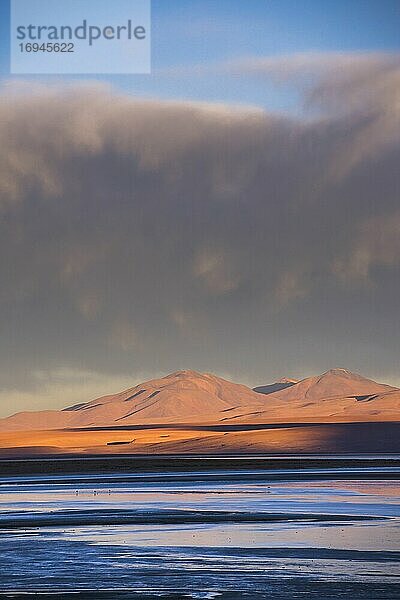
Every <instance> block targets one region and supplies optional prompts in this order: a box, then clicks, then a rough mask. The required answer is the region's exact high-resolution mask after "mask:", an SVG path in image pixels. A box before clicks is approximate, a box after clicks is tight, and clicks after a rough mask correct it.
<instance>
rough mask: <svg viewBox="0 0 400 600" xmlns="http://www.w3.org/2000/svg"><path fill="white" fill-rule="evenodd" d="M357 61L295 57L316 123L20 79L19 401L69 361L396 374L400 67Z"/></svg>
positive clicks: (12, 283)
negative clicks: (316, 111)
mask: <svg viewBox="0 0 400 600" xmlns="http://www.w3.org/2000/svg"><path fill="white" fill-rule="evenodd" d="M353 58H354V60H350V59H349V57H344V56H341V57H336V58H335V60H334V59H333V58H332V57H330V59H329V65H327V64H326V62H325V64H324V66H323V67H321V62H322V63H323V61H324V60H325V61H326V58H324V57H323V56H321V57H320V58H319V61H318V60H317V58H316V57H315V56H313V58H312V60H311V64H310V60H309V61H308V62H307V60H306V58H305V57H303V59H302V61H301V60H300V59H299V57H292V58H290V57H289V58H285V59H279V60H281V61H283V60H284V61H286V63H287V66H286V71H287V75H286V76H290V77H291V78H292V80H293V77H294V78H295V79H296V78H297V79H298V77H299V74H301V73H302V72H303V73H305V74H306V75H307V90H305V93H306V95H307V98H308V99H309V100H310V101H312V102H314V103H315V102H318V103H319V104H320V106H323V107H324V114H323V116H322V117H320V118H318V119H314V120H310V119H309V120H301V119H299V120H295V119H293V118H289V117H284V116H274V115H271V114H267V113H265V112H263V111H261V110H256V109H254V110H253V109H240V110H239V109H234V108H232V107H228V106H214V105H196V104H191V103H188V102H186V103H183V102H182V103H178V102H176V103H171V102H162V101H140V100H137V99H134V98H132V97H128V96H124V95H121V94H118V93H116V92H115V91H112V90H110V89H107V88H104V87H101V86H78V87H63V88H59V87H34V88H32V87H31V86H28V85H26V86H18V87H17V88H15V87H14V86H10V87H8V88H5V89H4V91H3V94H2V96H1V100H0V136H1V140H2V144H1V148H0V219H1V225H0V250H1V255H0V269H1V282H2V283H1V290H0V310H1V313H0V315H1V323H2V324H1V339H2V344H1V362H0V377H1V381H2V389H3V391H4V393H8V391H7V390H11V389H14V390H15V389H20V390H25V393H27V392H29V393H33V391H34V390H37V393H38V394H39V396H38V398H39V397H40V389H41V385H42V383H43V378H45V377H46V376H45V375H43V374H45V373H58V372H59V370H60V369H64V371H63V372H64V373H65V372H68V373H102V377H104V376H107V375H108V376H109V377H110V378H117V377H125V376H132V378H135V377H138V376H139V374H141V373H144V372H145V373H148V374H152V373H158V372H162V371H169V370H174V369H176V368H181V367H189V366H190V367H192V368H196V369H199V370H201V369H207V370H210V371H214V372H219V373H228V374H231V375H232V376H233V377H234V378H237V379H240V378H242V379H243V378H245V381H247V382H250V381H254V382H255V383H257V382H263V381H264V380H266V381H267V380H269V379H270V378H273V377H275V376H277V375H278V374H301V373H299V372H300V371H302V370H303V369H304V371H310V370H316V371H318V370H323V369H324V368H325V367H326V368H328V367H330V366H335V365H337V366H341V365H344V366H346V367H348V368H351V369H354V370H359V371H364V372H366V374H371V375H375V376H379V375H382V376H391V377H392V378H393V377H395V376H396V368H397V364H398V334H399V318H398V317H399V315H398V305H399V291H400V284H399V272H400V245H399V244H400V242H399V238H400V207H399V175H398V161H399V88H400V85H399V72H400V69H399V62H398V60H397V59H396V57H393V56H387V57H385V56H382V55H380V56H379V57H377V56H371V57H368V56H365V57H363V59H362V60H360V61H358V60H356V58H355V57H353ZM290 60H292V63H293V62H295V63H296V65H297V66H296V68H295V67H294V65H293V64H292V66H291V67H290V69H291V71H290V69H289V66H288V64H289V62H290ZM335 61H336V62H335ZM340 61H342V63H340ZM343 61H344V63H343ZM346 61H347V62H346ZM368 61H369V62H368ZM277 62H278V63H279V61H277ZM345 64H346V65H350V66H351V67H350V66H348V67H346V66H345ZM250 66H251V68H252V69H254V64H253V65H249V64H247V68H245V64H244V62H243V63H242V64H241V65H240V68H241V72H243V73H247V72H248V71H251V69H249V67H250ZM263 68H264V71H263V70H262V68H261V65H260V64H257V69H258V72H259V73H261V72H262V73H263V76H266V77H267V76H270V73H271V69H272V67H271V64H270V63H269V64H268V65H264V67H263ZM280 68H281V72H282V73H284V64H283V62H281V63H280ZM274 69H275V70H276V71H277V72H278V71H279V64H275V66H274ZM310 72H311V74H312V78H311V80H310ZM329 73H330V74H331V76H329ZM65 370H66V371H65ZM38 373H39V374H40V375H39V376H38ZM110 380H112V379H110ZM63 381H64V379H63ZM32 390H33V391H32ZM21 393H22V392H21ZM21 398H22V396H21ZM16 402H18V398H17V400H16ZM21 402H22V400H21ZM22 403H23V402H22ZM38 403H39V404H40V399H39V400H38ZM16 408H18V407H16Z"/></svg>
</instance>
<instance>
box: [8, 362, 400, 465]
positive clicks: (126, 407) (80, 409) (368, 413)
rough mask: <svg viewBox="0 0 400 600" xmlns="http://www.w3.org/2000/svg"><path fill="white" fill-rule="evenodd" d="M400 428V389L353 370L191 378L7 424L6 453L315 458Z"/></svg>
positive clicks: (169, 379) (171, 378) (186, 374)
mask: <svg viewBox="0 0 400 600" xmlns="http://www.w3.org/2000/svg"><path fill="white" fill-rule="evenodd" d="M398 422H400V389H399V388H396V387H393V386H390V385H386V384H383V383H377V382H375V381H372V380H370V379H367V378H365V377H362V376H361V375H357V374H355V373H351V372H350V371H348V370H346V369H332V370H330V371H327V372H326V373H323V374H321V375H318V376H314V377H307V378H306V379H302V380H301V381H296V380H293V379H287V378H284V379H282V380H280V381H278V382H276V383H272V384H266V385H263V386H258V387H255V388H254V389H251V388H249V387H247V386H245V385H242V384H238V383H233V382H230V381H227V380H225V379H222V378H221V377H217V376H216V375H211V374H209V373H198V372H196V371H190V370H187V371H177V372H176V373H172V374H170V375H167V376H166V377H162V378H159V379H152V380H150V381H146V382H144V383H141V384H138V385H135V386H134V387H132V388H129V389H127V390H124V391H122V392H119V393H117V394H112V395H107V396H102V397H100V398H96V399H95V400H91V401H89V402H82V403H80V404H75V405H73V406H68V407H66V408H64V409H63V410H45V411H36V412H21V413H17V414H14V415H12V416H10V417H6V418H4V419H0V452H1V451H2V450H3V451H4V452H6V453H7V451H9V450H10V449H11V450H12V449H13V450H14V451H16V450H20V449H22V450H24V449H25V451H26V452H30V453H32V452H33V453H37V452H43V453H46V452H53V453H54V452H65V451H68V452H71V451H72V452H91V453H93V452H94V453H96V452H107V453H108V452H121V451H124V452H126V451H127V450H128V451H129V452H132V451H135V452H137V451H140V452H167V451H168V452H177V451H179V452H187V451H188V452H195V451H196V452H205V451H207V452H219V451H222V449H225V450H226V451H242V450H243V449H245V448H246V451H249V448H250V449H257V450H264V451H270V450H271V449H273V450H280V451H283V450H285V449H286V450H287V449H292V450H295V451H298V450H299V449H300V450H309V451H315V449H325V450H326V449H327V448H329V447H333V446H332V440H333V439H335V440H337V439H338V432H341V433H340V435H339V437H340V439H341V440H342V441H341V442H340V444H341V446H340V444H339V446H340V447H346V448H347V447H349V448H353V446H352V445H351V444H350V446H349V442H348V440H347V441H343V440H344V439H345V438H348V437H349V436H350V438H351V437H352V436H353V437H354V435H355V434H354V431H355V430H354V427H353V429H351V428H350V429H349V425H351V424H359V425H360V424H364V430H363V431H366V430H365V427H366V426H367V424H369V425H368V432H369V433H368V436H369V438H370V440H373V439H375V437H376V435H375V433H376V432H377V431H378V430H379V431H381V432H383V433H382V435H383V437H384V438H385V437H387V435H388V434H387V432H386V429H385V430H383V429H382V427H381V425H382V424H384V423H387V424H389V423H392V424H393V423H398ZM316 425H318V427H319V429H318V427H315V426H316ZM334 425H335V427H336V428H334V427H333V426H334ZM359 425H358V427H359ZM345 426H346V427H345ZM371 427H372V429H371ZM343 428H345V430H346V432H347V433H346V432H345V433H343V431H344V429H343ZM352 431H353V433H351V432H352ZM396 431H397V430H396ZM132 432H134V435H133V433H132ZM334 432H336V433H334ZM349 432H350V433H349ZM385 432H386V433H385ZM357 435H358V437H360V435H361V438H364V437H365V434H364V433H363V434H360V433H358V434H357ZM380 435H381V434H380ZM390 435H391V436H393V433H390ZM396 435H397V434H396ZM350 441H351V440H350ZM328 442H329V443H328ZM367 442H368V440H364V441H363V446H362V447H363V448H364V447H365V448H369V446H368V443H367ZM382 443H383V444H384V446H385V448H386V446H387V440H384V439H383V440H381V442H379V444H380V446H379V444H378V446H379V447H381V446H382ZM371 444H372V445H371V448H372V447H375V446H373V442H372V441H371ZM385 444H386V445H385ZM353 445H354V444H353ZM335 447H336V446H335ZM133 448H134V449H133ZM391 448H392V446H390V449H391ZM4 452H3V453H4Z"/></svg>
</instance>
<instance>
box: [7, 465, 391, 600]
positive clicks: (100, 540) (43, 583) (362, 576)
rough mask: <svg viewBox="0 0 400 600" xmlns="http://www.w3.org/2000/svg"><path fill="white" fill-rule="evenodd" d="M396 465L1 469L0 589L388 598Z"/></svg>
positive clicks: (14, 593) (95, 594) (10, 592)
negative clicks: (362, 468)
mask: <svg viewBox="0 0 400 600" xmlns="http://www.w3.org/2000/svg"><path fill="white" fill-rule="evenodd" d="M335 471H336V472H337V474H338V478H335ZM369 471H370V469H369ZM395 471H396V469H395V468H387V469H377V470H376V473H375V477H376V479H371V478H369V479H364V478H360V477H359V478H357V479H354V471H352V470H351V469H347V475H346V470H345V473H344V470H343V469H337V470H335V469H334V468H333V469H332V468H330V469H326V470H325V471H324V469H319V473H318V479H316V473H315V470H314V471H308V470H302V471H301V472H300V471H298V472H297V478H294V476H293V472H292V471H291V472H290V473H289V471H287V470H286V471H285V470H280V471H279V470H275V471H274V473H273V474H272V473H271V472H270V471H261V470H260V469H257V470H254V471H251V470H248V469H246V470H245V471H241V470H226V469H225V470H221V472H215V471H205V470H200V469H199V471H198V472H197V473H194V472H192V471H191V472H180V473H179V474H177V473H172V472H171V473H168V472H165V473H163V474H160V473H151V472H147V473H146V472H142V473H140V474H132V473H131V474H128V473H127V474H123V473H122V474H121V473H118V474H115V475H113V474H110V473H108V474H103V475H102V474H98V473H97V474H92V475H90V474H87V475H85V476H84V477H82V476H81V475H76V476H74V475H69V476H67V477H65V476H63V477H60V476H58V477H57V476H48V475H46V476H40V475H36V476H29V477H28V476H25V477H10V476H7V477H3V478H2V479H1V480H0V560H1V571H0V591H1V592H2V593H3V595H6V596H8V597H14V598H15V597H19V593H18V592H25V595H24V597H26V592H30V593H32V594H34V593H36V594H37V593H39V594H40V596H41V597H43V595H44V594H45V592H49V593H50V592H52V593H53V594H54V593H55V592H57V593H58V595H59V596H60V594H63V596H64V597H66V598H67V597H69V595H70V593H72V592H75V594H74V595H73V596H71V597H87V598H101V597H104V598H163V597H164V598H223V599H229V598H232V599H235V598H278V599H279V598H288V597H290V598H304V597H309V598H349V597H352V598H364V599H368V598H370V599H371V600H372V599H378V598H398V597H399V593H398V585H397V582H398V581H399V580H398V576H399V574H400V564H399V563H400V500H399V482H398V480H396V479H393V477H394V476H395V473H394V472H395ZM272 475H273V476H272ZM357 475H359V472H357ZM366 476H367V472H366ZM346 477H347V478H346ZM368 477H371V473H370V472H369V475H368ZM389 477H390V479H389ZM76 592H78V595H77V594H76ZM53 597H54V596H53Z"/></svg>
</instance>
